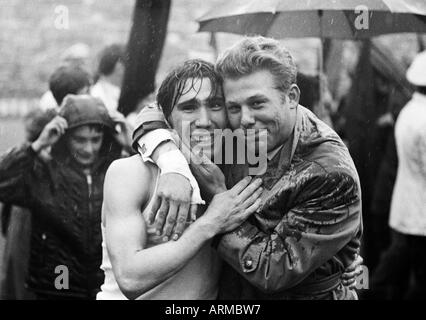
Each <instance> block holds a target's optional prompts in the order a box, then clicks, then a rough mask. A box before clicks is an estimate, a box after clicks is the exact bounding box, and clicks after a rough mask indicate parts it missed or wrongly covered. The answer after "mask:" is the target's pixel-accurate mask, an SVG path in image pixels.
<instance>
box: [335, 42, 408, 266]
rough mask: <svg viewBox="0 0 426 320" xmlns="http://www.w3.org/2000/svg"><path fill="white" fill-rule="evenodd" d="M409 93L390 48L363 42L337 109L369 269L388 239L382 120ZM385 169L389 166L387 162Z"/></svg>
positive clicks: (387, 125)
mask: <svg viewBox="0 0 426 320" xmlns="http://www.w3.org/2000/svg"><path fill="white" fill-rule="evenodd" d="M410 93H411V91H410V85H409V84H408V83H407V80H406V79H405V76H404V68H403V67H402V66H401V64H400V63H399V62H398V61H396V59H394V58H393V56H392V52H388V51H386V50H385V49H384V48H382V47H380V48H379V47H377V46H376V45H375V44H373V43H371V42H370V41H364V43H363V45H362V47H361V52H360V56H359V59H358V65H357V67H356V70H355V72H354V75H353V81H352V87H351V89H350V91H349V93H348V96H347V97H346V99H345V103H344V108H343V110H341V114H342V116H343V117H344V121H343V122H342V124H340V130H343V135H344V137H345V139H346V141H347V143H348V147H349V151H350V153H351V155H352V158H353V160H354V162H355V165H356V167H357V170H358V174H359V176H360V180H361V189H362V208H363V219H364V225H365V230H364V241H363V247H362V248H363V250H362V255H363V257H364V258H365V262H366V265H367V266H368V267H369V268H370V271H373V270H374V268H375V266H376V265H377V263H378V260H379V256H380V251H379V250H383V249H384V248H386V246H387V244H388V240H387V239H388V233H389V230H388V229H389V228H388V227H387V218H388V216H389V204H390V198H391V194H392V187H393V181H392V177H391V173H389V172H386V171H383V172H381V171H380V168H381V166H382V162H383V161H389V160H390V159H391V158H392V157H391V154H392V150H391V149H389V152H387V151H386V149H387V148H391V146H392V143H390V142H388V141H389V140H390V139H392V132H393V127H392V122H393V121H392V120H391V121H389V120H388V121H386V119H389V118H391V119H395V118H396V116H397V115H398V113H399V110H400V109H401V108H402V106H403V105H404V104H405V103H406V101H407V100H408V99H409V97H410ZM340 130H339V131H340ZM388 168H390V169H391V170H392V167H391V166H388ZM395 170H396V168H395ZM380 172H381V173H380ZM379 173H380V174H381V176H379V175H378V174H379ZM382 174H386V175H382ZM374 202H375V203H374ZM372 208H373V209H377V211H376V212H374V211H373V210H372ZM378 228H380V230H379V229H378ZM378 231H379V232H378Z"/></svg>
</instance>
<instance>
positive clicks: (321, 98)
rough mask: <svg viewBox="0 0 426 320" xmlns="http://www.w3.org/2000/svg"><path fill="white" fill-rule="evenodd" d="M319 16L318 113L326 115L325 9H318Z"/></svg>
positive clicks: (320, 115)
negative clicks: (324, 75) (324, 92)
mask: <svg viewBox="0 0 426 320" xmlns="http://www.w3.org/2000/svg"><path fill="white" fill-rule="evenodd" d="M318 17H319V19H318V20H319V29H320V45H319V50H318V59H319V61H318V69H319V70H318V90H319V101H318V115H319V117H322V116H323V115H324V94H323V81H322V74H323V72H324V43H323V37H322V17H323V11H322V10H318Z"/></svg>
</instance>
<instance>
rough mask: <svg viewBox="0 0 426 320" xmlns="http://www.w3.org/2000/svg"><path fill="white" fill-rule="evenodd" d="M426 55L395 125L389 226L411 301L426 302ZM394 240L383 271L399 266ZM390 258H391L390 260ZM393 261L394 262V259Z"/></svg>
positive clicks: (412, 74) (410, 74)
mask: <svg viewBox="0 0 426 320" xmlns="http://www.w3.org/2000/svg"><path fill="white" fill-rule="evenodd" d="M425 70H426V51H424V52H422V53H420V54H419V55H417V56H416V58H415V59H414V61H413V63H412V64H411V66H410V68H409V69H408V71H407V79H408V81H409V82H410V83H411V84H413V85H414V86H415V87H416V92H415V93H414V94H413V97H412V99H411V100H410V101H409V102H408V104H407V105H406V106H405V107H404V108H403V109H402V111H401V113H400V114H399V117H398V119H397V121H396V125H395V138H396V148H397V152H398V160H399V161H398V173H397V178H396V182H395V187H394V190H393V195H392V205H391V214H390V220H389V225H390V227H391V228H392V230H394V232H395V233H396V234H398V236H399V237H400V238H401V240H399V241H401V242H405V243H406V245H405V246H404V247H403V250H404V251H405V254H406V259H407V262H408V263H409V266H410V269H411V271H412V273H413V276H414V281H413V284H412V287H411V288H410V291H409V293H408V296H407V297H408V298H409V299H421V300H424V299H426V255H425V252H426V212H425V210H426V73H425ZM399 241H398V239H397V238H395V237H393V238H392V243H391V246H390V248H389V249H388V250H387V251H386V252H385V254H384V255H383V257H384V259H383V260H382V264H383V267H384V268H391V267H392V264H394V263H398V260H399V256H400V255H402V254H404V252H401V253H400V255H398V254H395V251H396V250H401V246H400V243H399ZM389 257H391V258H389ZM392 258H393V259H392Z"/></svg>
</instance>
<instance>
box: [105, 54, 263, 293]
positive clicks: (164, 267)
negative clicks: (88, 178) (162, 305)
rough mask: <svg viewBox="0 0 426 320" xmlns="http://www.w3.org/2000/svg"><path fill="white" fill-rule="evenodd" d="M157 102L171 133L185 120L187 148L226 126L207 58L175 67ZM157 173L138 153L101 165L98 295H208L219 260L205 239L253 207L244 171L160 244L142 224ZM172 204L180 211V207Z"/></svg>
mask: <svg viewBox="0 0 426 320" xmlns="http://www.w3.org/2000/svg"><path fill="white" fill-rule="evenodd" d="M157 100H158V101H159V102H160V101H161V105H162V107H163V112H164V115H165V117H166V119H168V121H169V123H170V125H171V127H172V128H174V129H176V131H177V132H178V133H180V132H183V131H184V130H185V129H186V128H183V126H184V125H185V124H189V130H190V132H191V136H192V137H193V138H194V139H192V140H191V141H190V142H191V147H193V145H194V144H197V143H198V142H199V141H200V140H202V139H201V138H202V137H201V136H199V135H201V134H202V133H205V132H206V130H207V131H209V132H213V130H214V129H224V128H226V126H227V117H226V111H225V106H224V99H223V92H222V88H221V82H220V78H219V77H218V76H217V74H216V73H215V71H214V68H213V65H212V64H210V63H207V62H203V61H200V60H190V61H187V62H185V63H183V64H182V65H180V66H178V67H177V68H175V69H174V70H173V71H172V72H171V73H170V74H169V75H168V77H167V78H166V79H165V80H164V81H163V84H162V85H161V87H160V89H159V92H158V95H157ZM218 151H219V150H216V149H215V150H214V153H216V152H218ZM161 174H162V172H160V170H159V169H158V167H157V166H155V165H154V164H152V163H149V162H143V161H142V159H141V157H140V156H139V155H136V156H133V157H130V158H126V159H121V160H117V161H115V162H114V163H113V164H112V165H111V167H110V168H109V170H108V172H107V175H106V178H105V185H104V204H103V214H102V232H103V263H102V266H101V268H102V269H103V270H104V272H105V282H104V284H103V285H102V287H101V292H100V293H99V294H98V296H97V298H98V299H125V298H129V299H216V297H217V290H218V276H219V272H220V261H219V259H218V257H217V256H216V253H215V251H214V249H212V247H211V246H210V242H211V240H212V238H213V237H214V236H215V235H217V234H221V233H224V232H229V231H231V230H233V229H235V228H236V227H238V226H239V225H240V224H241V223H242V222H243V221H245V220H246V219H247V218H248V217H249V216H250V215H251V214H252V213H254V212H255V211H256V210H257V209H258V208H259V205H260V201H259V196H260V194H261V192H262V188H261V180H260V179H256V180H254V181H252V182H251V180H252V179H251V178H250V177H247V178H245V179H243V180H241V181H240V182H239V183H237V184H236V185H235V186H234V187H233V188H232V189H230V190H228V191H226V192H223V193H220V194H218V195H216V196H215V197H214V198H213V199H212V201H211V203H210V205H209V206H208V208H207V209H206V210H205V212H204V214H203V215H201V216H200V217H199V218H198V219H197V220H196V221H195V222H193V223H192V224H190V225H189V226H188V227H187V228H186V230H185V231H184V232H183V234H182V236H181V237H180V238H179V239H178V240H177V241H168V242H164V241H163V239H162V238H161V236H160V235H159V234H157V233H156V230H155V228H153V226H152V225H150V224H149V222H148V220H149V212H150V211H151V207H152V204H153V196H154V195H155V193H156V189H157V185H158V181H159V176H160V175H161ZM169 174H170V173H169ZM250 182H251V183H250ZM200 209H201V210H198V213H202V211H203V210H204V209H205V207H204V208H203V207H200ZM179 210H182V212H184V211H185V213H186V212H187V211H188V207H185V205H182V206H181V207H180V209H179ZM200 211H201V212H200ZM188 224H189V223H187V225H188Z"/></svg>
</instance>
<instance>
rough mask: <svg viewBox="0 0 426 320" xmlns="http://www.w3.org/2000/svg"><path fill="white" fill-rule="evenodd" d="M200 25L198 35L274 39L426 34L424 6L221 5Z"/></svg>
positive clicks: (417, 0)
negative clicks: (210, 33)
mask: <svg viewBox="0 0 426 320" xmlns="http://www.w3.org/2000/svg"><path fill="white" fill-rule="evenodd" d="M366 3H368V4H366ZM198 22H199V23H200V28H199V31H209V32H229V33H236V34H244V35H263V36H268V37H272V38H286V37H298V38H299V37H320V38H333V39H365V38H371V37H374V36H377V35H381V34H389V33H402V32H416V33H422V32H426V2H425V1H424V0H369V1H368V2H367V1H365V0H326V1H324V0H262V1H258V0H225V1H224V2H223V4H222V5H219V6H216V7H215V8H214V9H212V10H211V11H209V12H208V13H207V14H205V15H204V16H203V17H201V18H200V19H199V20H198Z"/></svg>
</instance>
